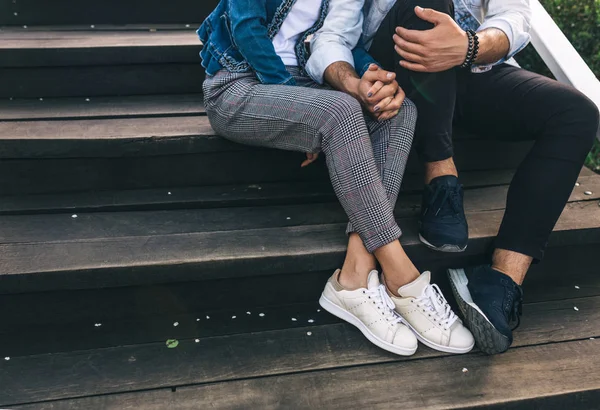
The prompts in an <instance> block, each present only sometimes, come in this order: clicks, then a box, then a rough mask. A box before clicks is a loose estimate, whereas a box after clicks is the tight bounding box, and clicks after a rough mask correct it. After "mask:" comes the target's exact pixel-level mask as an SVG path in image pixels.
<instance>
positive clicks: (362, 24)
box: [306, 0, 531, 83]
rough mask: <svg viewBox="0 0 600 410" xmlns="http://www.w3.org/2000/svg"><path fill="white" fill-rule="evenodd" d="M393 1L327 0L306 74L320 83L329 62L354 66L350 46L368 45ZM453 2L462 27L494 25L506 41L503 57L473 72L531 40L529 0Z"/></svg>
mask: <svg viewBox="0 0 600 410" xmlns="http://www.w3.org/2000/svg"><path fill="white" fill-rule="evenodd" d="M398 1H401V0H398ZM395 2H396V0H331V2H330V5H329V13H328V14H327V17H326V19H325V21H324V24H323V27H322V28H321V29H320V30H318V31H317V32H316V33H315V35H314V37H313V39H312V41H311V53H312V54H311V57H310V58H309V60H308V62H307V65H306V71H307V72H308V74H309V75H310V76H311V77H312V78H313V79H314V80H315V81H317V82H319V83H322V82H323V75H324V73H325V70H326V69H327V67H329V65H331V64H333V63H335V62H338V61H345V62H347V63H349V64H351V65H352V66H354V59H353V56H352V52H351V50H353V49H354V48H355V47H356V46H357V44H359V42H360V43H361V44H363V45H364V46H365V48H366V49H367V50H368V49H369V48H370V46H371V43H372V41H373V37H374V36H375V33H376V32H377V30H378V29H379V26H380V25H381V23H382V22H383V19H384V18H385V16H386V15H387V13H388V12H389V11H390V10H391V9H392V7H393V6H394V4H395ZM454 5H455V10H456V18H457V21H458V22H459V24H460V25H461V26H462V27H463V29H469V28H470V29H473V30H476V31H481V30H485V29H487V28H497V29H499V30H502V31H503V32H504V33H505V34H506V36H507V37H508V41H509V43H510V48H509V51H508V54H507V55H506V57H505V58H502V59H501V60H499V61H497V62H496V63H494V64H491V65H486V66H474V67H472V70H473V71H474V72H480V71H487V70H489V69H490V68H491V66H493V65H495V64H500V63H503V62H506V61H507V60H509V59H512V57H513V56H514V55H515V54H517V53H518V52H519V51H521V50H522V49H523V48H525V46H527V44H528V43H529V41H530V40H531V37H530V35H529V30H530V28H531V25H530V21H531V8H530V6H529V0H454ZM361 34H362V37H361ZM512 61H513V60H511V61H509V62H512Z"/></svg>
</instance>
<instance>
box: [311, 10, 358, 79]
mask: <svg viewBox="0 0 600 410" xmlns="http://www.w3.org/2000/svg"><path fill="white" fill-rule="evenodd" d="M363 5H364V0H351V1H349V0H330V2H329V10H328V13H327V17H325V21H324V22H323V27H321V29H319V30H318V31H317V32H316V33H315V35H314V36H313V38H312V40H311V44H310V49H311V55H310V58H309V59H308V62H307V63H306V71H307V72H308V75H309V76H310V77H311V78H312V79H313V80H315V81H316V82H317V83H319V84H323V81H324V80H323V77H324V75H325V70H326V69H327V67H329V66H330V65H331V64H333V63H335V62H338V61H344V62H346V63H348V64H350V65H352V66H353V67H354V56H353V54H352V50H353V49H354V48H355V47H356V45H357V44H358V40H359V39H360V36H361V33H362V25H363V19H364V17H363V12H362V8H363Z"/></svg>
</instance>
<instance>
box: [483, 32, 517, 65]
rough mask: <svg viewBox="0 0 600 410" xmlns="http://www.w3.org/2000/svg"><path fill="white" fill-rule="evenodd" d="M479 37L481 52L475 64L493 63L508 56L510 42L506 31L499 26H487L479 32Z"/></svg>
mask: <svg viewBox="0 0 600 410" xmlns="http://www.w3.org/2000/svg"><path fill="white" fill-rule="evenodd" d="M477 37H479V54H478V56H477V60H476V61H475V64H493V63H495V62H496V61H499V60H501V59H503V58H504V57H506V55H507V54H508V51H509V50H510V42H509V41H508V36H507V35H506V34H505V33H504V31H502V30H500V29H497V28H486V29H485V30H482V31H479V32H477Z"/></svg>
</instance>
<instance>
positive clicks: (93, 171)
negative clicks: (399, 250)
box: [0, 136, 531, 196]
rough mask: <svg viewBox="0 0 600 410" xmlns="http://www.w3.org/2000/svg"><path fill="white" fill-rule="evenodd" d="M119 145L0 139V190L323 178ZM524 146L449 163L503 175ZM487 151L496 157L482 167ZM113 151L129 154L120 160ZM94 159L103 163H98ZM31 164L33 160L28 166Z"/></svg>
mask: <svg viewBox="0 0 600 410" xmlns="http://www.w3.org/2000/svg"><path fill="white" fill-rule="evenodd" d="M126 141H127V139H119V138H114V139H90V140H65V139H59V140H43V141H41V140H35V141H30V140H28V139H21V140H4V141H2V140H0V158H2V157H3V156H4V157H5V158H6V155H7V154H8V153H9V152H10V153H12V154H19V155H22V156H23V157H21V158H15V159H9V158H7V159H0V192H1V193H2V194H3V195H5V196H10V195H23V194H43V193H60V192H76V191H88V192H89V191H102V190H122V189H140V188H157V187H167V188H175V187H185V186H203V185H227V184H261V183H265V182H284V181H314V180H321V181H327V180H329V176H328V174H327V169H326V167H325V162H324V160H320V161H318V162H317V163H315V164H313V165H311V166H310V167H307V168H300V163H301V162H302V160H303V159H304V155H303V154H302V153H298V152H292V151H281V150H272V149H258V148H251V147H246V146H242V145H236V144H232V143H228V142H227V141H224V140H221V139H218V138H213V137H210V136H199V137H191V138H187V137H186V138H177V137H165V138H163V137H157V138H143V137H141V138H137V137H133V138H129V141H131V144H127V143H126ZM530 147H531V144H530V143H529V142H524V143H518V144H505V143H502V142H498V141H457V142H456V144H455V151H456V157H455V161H456V163H457V164H458V166H459V167H460V169H461V170H462V171H464V172H468V171H479V170H481V171H494V170H507V171H510V170H514V169H515V168H516V167H517V166H518V164H519V163H520V161H521V160H522V159H523V158H524V157H525V155H527V153H528V151H529V149H530ZM490 150H492V151H495V152H497V153H502V155H498V156H494V157H493V158H491V159H490V160H487V161H482V160H481V158H482V157H483V156H485V153H486V152H490ZM121 151H125V152H127V153H128V154H127V155H129V156H123V153H122V152H121ZM167 153H171V154H172V155H166V154H167ZM12 154H11V155H12ZM101 154H102V155H103V157H100V158H99V157H98V155H101ZM44 156H49V158H44ZM52 156H60V157H61V158H52ZM65 156H66V157H67V158H64V157H65ZM34 158H35V159H36V161H31V159H34ZM37 159H39V160H37ZM165 170H169V172H165ZM421 171H422V166H421V164H420V163H419V160H418V159H417V158H416V156H415V155H411V156H410V157H409V161H408V166H407V172H408V173H420V172H421Z"/></svg>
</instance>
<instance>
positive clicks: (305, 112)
mask: <svg viewBox="0 0 600 410" xmlns="http://www.w3.org/2000/svg"><path fill="white" fill-rule="evenodd" d="M288 70H289V71H290V73H291V74H292V75H293V76H294V78H295V79H296V83H297V86H284V85H265V84H261V83H260V82H259V81H258V80H257V79H256V77H255V76H254V75H253V74H252V73H230V72H227V71H224V70H222V71H220V72H218V73H217V74H216V75H215V76H213V77H207V79H206V80H205V82H204V86H203V88H204V99H205V105H206V111H207V113H208V118H209V120H210V123H211V125H212V126H213V128H214V130H215V131H216V132H217V133H218V134H219V135H221V136H223V137H225V138H227V139H229V140H231V141H234V142H237V143H240V144H247V145H255V146H261V147H269V148H278V149H283V150H290V151H299V152H305V153H308V152H312V153H316V152H321V151H322V152H323V153H324V154H325V160H326V163H327V168H328V170H329V176H330V178H331V183H332V185H333V189H334V191H335V193H336V195H337V197H338V199H339V201H340V203H341V204H342V206H343V208H344V210H345V211H346V214H347V215H348V219H349V220H350V223H349V225H348V232H357V233H358V234H359V235H360V237H361V238H362V240H363V242H364V244H365V247H366V248H367V250H368V251H369V252H373V251H374V250H376V249H378V248H380V247H381V246H383V245H386V244H388V243H390V242H392V241H394V240H396V239H398V238H399V237H400V236H401V235H402V231H401V230H400V228H399V227H398V225H397V224H396V220H395V219H394V214H393V210H394V205H395V203H396V199H397V197H398V192H399V190H400V185H401V183H402V177H403V175H404V169H405V168H406V162H407V160H408V154H409V152H410V147H411V144H412V139H413V134H414V129H415V123H416V119H417V110H416V108H415V106H414V104H413V103H412V102H410V101H408V100H406V101H405V102H404V105H403V106H402V109H401V110H400V114H398V115H397V116H396V117H395V118H393V119H391V120H388V121H383V122H378V121H375V120H373V119H371V117H369V116H367V115H365V114H364V112H363V110H362V107H361V105H360V104H359V102H358V101H357V100H356V99H354V98H353V97H351V96H350V95H348V94H345V93H342V92H339V91H335V90H332V89H331V88H328V87H326V86H321V85H319V84H316V83H315V82H313V81H312V80H311V79H310V78H309V77H306V76H303V75H301V73H300V70H298V69H297V68H296V67H288Z"/></svg>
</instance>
